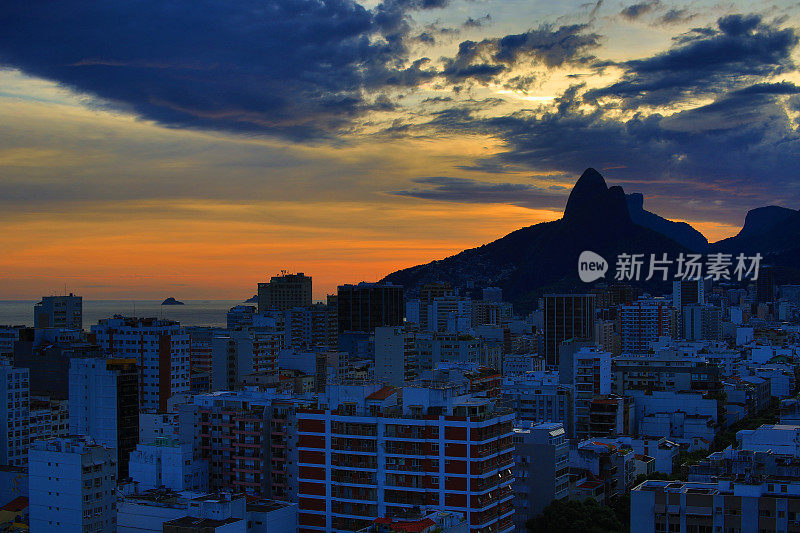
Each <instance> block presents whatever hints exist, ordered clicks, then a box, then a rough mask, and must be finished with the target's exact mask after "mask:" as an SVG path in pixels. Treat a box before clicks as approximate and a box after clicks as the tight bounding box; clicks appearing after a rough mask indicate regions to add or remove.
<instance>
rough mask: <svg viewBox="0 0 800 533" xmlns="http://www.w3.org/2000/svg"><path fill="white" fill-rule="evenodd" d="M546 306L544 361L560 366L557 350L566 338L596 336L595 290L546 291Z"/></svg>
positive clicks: (589, 338)
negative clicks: (588, 292)
mask: <svg viewBox="0 0 800 533" xmlns="http://www.w3.org/2000/svg"><path fill="white" fill-rule="evenodd" d="M542 303H543V306H544V357H545V364H547V365H549V366H558V350H559V346H560V345H561V343H562V342H563V341H565V340H570V339H574V340H583V341H593V340H594V319H595V295H594V294H546V295H545V296H544V298H543V302H542Z"/></svg>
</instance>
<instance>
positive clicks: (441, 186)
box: [390, 176, 569, 209]
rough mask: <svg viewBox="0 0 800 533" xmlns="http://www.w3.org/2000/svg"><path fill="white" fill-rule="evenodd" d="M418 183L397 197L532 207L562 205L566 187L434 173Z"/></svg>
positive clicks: (555, 206) (564, 199)
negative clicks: (493, 181)
mask: <svg viewBox="0 0 800 533" xmlns="http://www.w3.org/2000/svg"><path fill="white" fill-rule="evenodd" d="M412 182H413V183H415V184H417V185H426V186H427V187H413V188H411V189H407V190H402V191H392V192H390V194H393V195H397V196H410V197H413V198H422V199H425V200H436V201H440V202H463V203H499V204H512V205H518V206H521V207H531V208H544V207H549V208H555V209H560V208H562V207H564V203H565V202H566V198H567V195H568V194H569V190H568V189H566V188H564V187H560V186H551V187H536V186H534V185H530V184H526V183H492V182H486V181H479V180H473V179H468V178H453V177H448V176H434V177H425V178H416V179H413V180H412Z"/></svg>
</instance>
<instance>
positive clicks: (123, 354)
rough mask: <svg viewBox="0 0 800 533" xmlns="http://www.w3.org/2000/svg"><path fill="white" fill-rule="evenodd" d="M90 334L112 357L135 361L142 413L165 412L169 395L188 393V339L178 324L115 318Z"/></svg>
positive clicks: (165, 321)
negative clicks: (150, 411) (146, 411)
mask: <svg viewBox="0 0 800 533" xmlns="http://www.w3.org/2000/svg"><path fill="white" fill-rule="evenodd" d="M92 333H93V334H94V335H95V337H96V338H97V343H98V344H99V345H100V347H101V348H102V349H103V350H105V351H106V353H108V354H110V355H111V356H113V357H116V358H123V359H124V358H134V359H136V362H137V364H138V365H139V398H140V401H139V406H140V408H141V409H156V410H159V411H166V410H167V401H168V400H169V399H170V398H171V397H172V395H174V394H181V393H187V392H189V390H190V387H189V356H190V337H189V334H188V333H187V332H186V330H185V329H183V328H182V327H181V325H180V324H178V323H177V322H174V321H172V320H159V319H156V318H135V317H122V316H119V315H117V316H115V317H113V318H107V319H103V320H100V322H99V323H98V324H96V325H94V326H92Z"/></svg>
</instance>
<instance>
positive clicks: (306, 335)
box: [283, 303, 336, 350]
mask: <svg viewBox="0 0 800 533" xmlns="http://www.w3.org/2000/svg"><path fill="white" fill-rule="evenodd" d="M329 320H330V314H329V311H328V306H327V305H325V304H321V303H318V304H316V305H312V306H309V307H294V308H292V309H287V310H286V311H284V320H283V323H284V327H285V328H286V329H285V331H286V346H287V347H292V348H299V349H302V350H308V349H310V348H323V347H324V348H335V347H336V343H335V341H334V342H333V344H331V341H332V339H331V338H330V335H329V333H328V328H329Z"/></svg>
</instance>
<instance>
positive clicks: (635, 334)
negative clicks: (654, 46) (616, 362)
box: [619, 302, 675, 354]
mask: <svg viewBox="0 0 800 533" xmlns="http://www.w3.org/2000/svg"><path fill="white" fill-rule="evenodd" d="M619 320H620V337H621V343H622V346H621V350H622V353H626V354H630V353H647V352H648V351H650V350H651V343H652V342H655V341H658V339H659V338H661V337H667V336H673V335H674V327H675V316H674V313H673V310H672V308H671V307H669V306H667V305H666V304H665V303H653V304H647V303H643V302H635V303H633V304H631V305H623V306H622V307H620V309H619Z"/></svg>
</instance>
